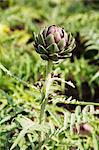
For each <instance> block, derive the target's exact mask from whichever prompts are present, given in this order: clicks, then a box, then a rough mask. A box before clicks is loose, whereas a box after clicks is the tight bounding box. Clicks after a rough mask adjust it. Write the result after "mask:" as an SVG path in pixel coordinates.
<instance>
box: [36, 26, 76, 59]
mask: <svg viewBox="0 0 99 150" xmlns="http://www.w3.org/2000/svg"><path fill="white" fill-rule="evenodd" d="M34 47H35V50H36V52H37V53H39V54H40V56H41V58H42V59H44V60H47V61H49V60H52V61H59V60H60V59H65V58H67V57H70V56H71V52H72V50H73V49H74V47H75V39H74V38H73V37H72V35H71V34H70V33H69V34H68V33H67V32H65V31H64V29H63V28H60V27H57V26H55V25H51V26H49V27H45V28H44V30H43V31H41V32H40V33H39V34H38V35H36V34H35V33H34Z"/></svg>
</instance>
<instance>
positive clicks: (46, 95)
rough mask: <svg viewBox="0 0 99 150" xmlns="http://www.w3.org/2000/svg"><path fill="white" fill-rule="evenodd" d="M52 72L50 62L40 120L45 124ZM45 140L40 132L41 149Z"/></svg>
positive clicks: (47, 69) (47, 67)
mask: <svg viewBox="0 0 99 150" xmlns="http://www.w3.org/2000/svg"><path fill="white" fill-rule="evenodd" d="M51 71H52V61H51V60H49V61H48V62H47V66H46V77H45V83H44V85H43V93H44V97H43V100H42V103H41V109H40V118H39V123H40V124H44V123H45V110H46V105H47V103H48V96H49V89H50V84H51V81H50V80H51ZM43 139H44V134H43V133H42V132H40V136H39V148H41V145H42V144H41V141H43Z"/></svg>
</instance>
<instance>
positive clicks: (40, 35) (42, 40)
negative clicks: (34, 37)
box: [38, 34, 45, 46]
mask: <svg viewBox="0 0 99 150" xmlns="http://www.w3.org/2000/svg"><path fill="white" fill-rule="evenodd" d="M38 43H39V44H41V45H43V46H45V41H44V38H43V36H42V34H38Z"/></svg>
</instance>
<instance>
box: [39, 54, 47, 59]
mask: <svg viewBox="0 0 99 150" xmlns="http://www.w3.org/2000/svg"><path fill="white" fill-rule="evenodd" d="M41 58H42V59H44V60H49V57H48V56H47V55H45V54H42V55H41Z"/></svg>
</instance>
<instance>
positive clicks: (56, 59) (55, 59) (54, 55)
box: [49, 54, 59, 61]
mask: <svg viewBox="0 0 99 150" xmlns="http://www.w3.org/2000/svg"><path fill="white" fill-rule="evenodd" d="M49 57H50V59H51V60H53V61H58V60H59V59H58V56H57V54H51V55H50V56H49Z"/></svg>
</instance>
